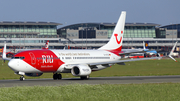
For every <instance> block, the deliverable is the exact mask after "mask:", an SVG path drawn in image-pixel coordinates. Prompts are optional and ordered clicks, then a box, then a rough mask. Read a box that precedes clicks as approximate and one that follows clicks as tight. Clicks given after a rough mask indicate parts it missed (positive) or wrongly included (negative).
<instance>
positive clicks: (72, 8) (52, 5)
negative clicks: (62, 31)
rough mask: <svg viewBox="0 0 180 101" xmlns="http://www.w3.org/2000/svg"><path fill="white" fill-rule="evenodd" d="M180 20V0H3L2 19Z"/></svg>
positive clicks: (66, 22)
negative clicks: (121, 15)
mask: <svg viewBox="0 0 180 101" xmlns="http://www.w3.org/2000/svg"><path fill="white" fill-rule="evenodd" d="M121 11H126V12H127V15H126V22H128V23H137V22H140V23H156V24H160V25H162V26H163V25H168V24H172V23H173V24H175V23H178V24H179V23H180V0H0V21H35V22H36V21H46V22H48V21H49V22H57V23H62V24H63V25H60V26H58V27H62V26H66V25H71V24H77V23H88V22H97V23H102V22H107V23H112V22H117V20H118V18H119V15H120V13H121Z"/></svg>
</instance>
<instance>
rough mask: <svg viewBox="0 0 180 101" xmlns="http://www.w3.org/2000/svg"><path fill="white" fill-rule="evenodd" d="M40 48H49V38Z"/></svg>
mask: <svg viewBox="0 0 180 101" xmlns="http://www.w3.org/2000/svg"><path fill="white" fill-rule="evenodd" d="M42 49H49V40H48V41H46V44H45V46H44V47H42Z"/></svg>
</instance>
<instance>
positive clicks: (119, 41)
mask: <svg viewBox="0 0 180 101" xmlns="http://www.w3.org/2000/svg"><path fill="white" fill-rule="evenodd" d="M121 34H123V31H121ZM114 36H115V37H116V42H117V44H120V43H121V40H122V37H121V38H120V40H118V38H117V36H118V34H114Z"/></svg>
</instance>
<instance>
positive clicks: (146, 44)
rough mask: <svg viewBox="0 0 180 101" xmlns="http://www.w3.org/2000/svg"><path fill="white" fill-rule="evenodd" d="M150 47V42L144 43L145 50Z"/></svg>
mask: <svg viewBox="0 0 180 101" xmlns="http://www.w3.org/2000/svg"><path fill="white" fill-rule="evenodd" d="M148 46H149V42H148V41H145V42H144V41H143V49H144V50H145V49H148Z"/></svg>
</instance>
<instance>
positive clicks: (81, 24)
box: [59, 23, 160, 29]
mask: <svg viewBox="0 0 180 101" xmlns="http://www.w3.org/2000/svg"><path fill="white" fill-rule="evenodd" d="M83 25H87V26H89V25H96V26H100V25H102V26H115V25H116V23H78V24H72V25H68V26H64V27H62V28H59V29H64V28H69V27H70V28H71V27H79V26H83ZM125 26H160V25H159V24H154V23H125Z"/></svg>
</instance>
